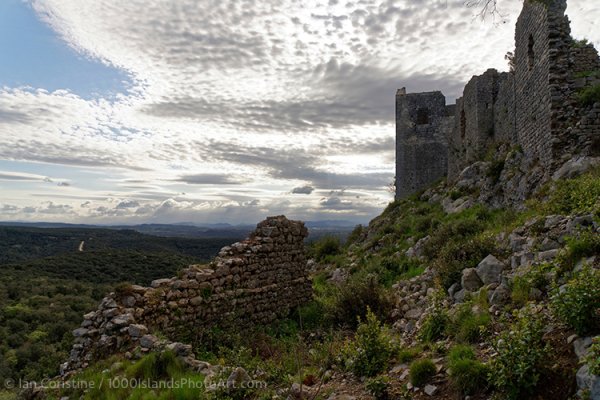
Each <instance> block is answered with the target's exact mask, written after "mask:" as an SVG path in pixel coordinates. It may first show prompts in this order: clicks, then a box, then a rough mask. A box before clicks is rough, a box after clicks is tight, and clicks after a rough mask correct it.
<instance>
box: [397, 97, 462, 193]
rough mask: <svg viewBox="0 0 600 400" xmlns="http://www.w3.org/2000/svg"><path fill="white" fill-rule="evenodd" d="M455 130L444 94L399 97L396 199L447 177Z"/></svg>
mask: <svg viewBox="0 0 600 400" xmlns="http://www.w3.org/2000/svg"><path fill="white" fill-rule="evenodd" d="M452 126H453V117H452V116H449V115H448V110H447V108H446V98H445V97H444V95H443V94H442V93H441V92H430V93H411V94H406V90H405V89H400V90H399V91H398V93H397V94H396V198H397V199H400V198H403V197H405V196H407V195H410V194H411V193H414V192H416V191H418V190H420V189H422V188H425V187H427V186H428V185H430V184H431V183H433V182H435V181H436V180H438V179H440V178H443V177H444V176H446V173H447V169H448V155H447V154H448V144H447V136H448V134H449V132H450V131H451V129H452Z"/></svg>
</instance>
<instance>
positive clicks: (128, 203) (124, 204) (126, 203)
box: [115, 200, 140, 210]
mask: <svg viewBox="0 0 600 400" xmlns="http://www.w3.org/2000/svg"><path fill="white" fill-rule="evenodd" d="M139 206H140V203H139V202H137V201H135V200H123V201H121V202H119V204H117V206H116V207H115V208H116V209H118V210H122V209H127V208H136V207H139Z"/></svg>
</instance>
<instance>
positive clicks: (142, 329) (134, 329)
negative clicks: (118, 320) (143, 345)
mask: <svg viewBox="0 0 600 400" xmlns="http://www.w3.org/2000/svg"><path fill="white" fill-rule="evenodd" d="M128 331H129V336H131V337H133V338H139V337H142V336H144V335H145V334H146V333H148V328H146V326H145V325H141V324H132V325H129V328H128Z"/></svg>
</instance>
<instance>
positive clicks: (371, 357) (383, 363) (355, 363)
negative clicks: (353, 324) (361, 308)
mask: <svg viewBox="0 0 600 400" xmlns="http://www.w3.org/2000/svg"><path fill="white" fill-rule="evenodd" d="M393 350H394V346H393V344H392V341H391V338H390V335H389V332H388V331H387V328H386V327H385V326H384V325H382V324H381V322H380V321H379V320H378V319H377V316H376V315H375V314H373V313H372V312H371V310H367V318H366V320H365V321H364V322H363V321H361V320H360V318H359V324H358V328H357V330H356V337H355V338H354V341H352V342H349V343H348V344H347V346H346V347H345V348H344V349H343V350H342V358H343V362H344V366H345V368H346V369H348V370H350V371H352V372H353V373H354V375H356V376H358V377H362V376H366V377H372V376H375V375H377V374H379V373H380V372H381V371H383V370H384V369H385V368H386V367H387V365H388V362H389V359H390V357H391V356H392V354H393Z"/></svg>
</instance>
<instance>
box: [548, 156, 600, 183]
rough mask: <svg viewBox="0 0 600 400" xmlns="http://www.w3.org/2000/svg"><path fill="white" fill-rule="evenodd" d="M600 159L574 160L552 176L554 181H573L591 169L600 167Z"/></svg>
mask: <svg viewBox="0 0 600 400" xmlns="http://www.w3.org/2000/svg"><path fill="white" fill-rule="evenodd" d="M599 164H600V158H598V157H576V158H573V159H571V160H569V161H567V162H566V163H564V164H563V165H562V167H560V168H559V169H558V170H557V171H556V172H555V173H554V175H552V180H555V181H557V180H559V179H571V178H575V177H577V176H579V175H581V174H583V173H584V172H586V171H588V170H589V169H590V168H592V167H594V166H596V165H599Z"/></svg>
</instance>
